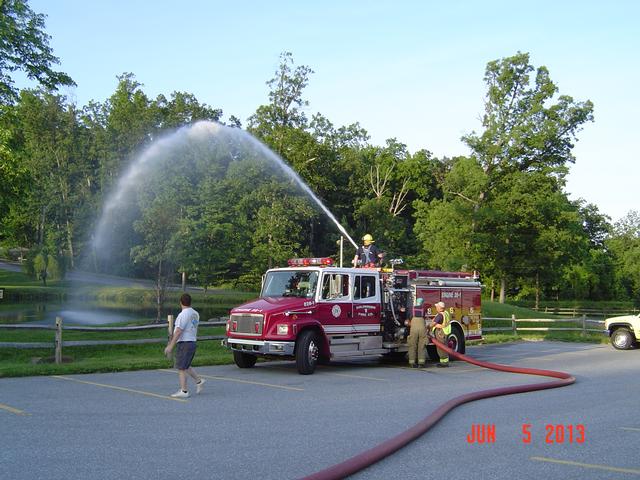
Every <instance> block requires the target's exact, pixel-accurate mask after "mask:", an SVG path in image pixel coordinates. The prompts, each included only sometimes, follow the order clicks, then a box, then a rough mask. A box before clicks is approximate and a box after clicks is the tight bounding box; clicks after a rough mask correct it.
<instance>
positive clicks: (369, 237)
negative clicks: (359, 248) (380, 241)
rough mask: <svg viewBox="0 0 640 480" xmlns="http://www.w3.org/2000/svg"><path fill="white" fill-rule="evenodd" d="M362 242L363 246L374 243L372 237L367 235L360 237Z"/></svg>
mask: <svg viewBox="0 0 640 480" xmlns="http://www.w3.org/2000/svg"><path fill="white" fill-rule="evenodd" d="M362 241H363V242H364V243H365V245H369V244H370V243H373V242H375V240H374V239H373V237H372V236H371V235H370V234H368V233H367V234H366V235H365V236H364V237H362Z"/></svg>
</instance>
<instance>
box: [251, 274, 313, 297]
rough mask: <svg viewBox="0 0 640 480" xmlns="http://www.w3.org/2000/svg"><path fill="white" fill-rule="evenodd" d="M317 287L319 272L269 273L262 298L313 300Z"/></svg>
mask: <svg viewBox="0 0 640 480" xmlns="http://www.w3.org/2000/svg"><path fill="white" fill-rule="evenodd" d="M317 285H318V272H315V271H309V270H300V271H284V272H269V273H267V276H266V278H265V279H264V286H263V287H262V293H261V294H260V296H261V297H300V298H312V297H314V296H315V293H316V287H317Z"/></svg>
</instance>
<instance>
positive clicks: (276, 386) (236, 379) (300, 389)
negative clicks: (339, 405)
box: [158, 369, 304, 392]
mask: <svg viewBox="0 0 640 480" xmlns="http://www.w3.org/2000/svg"><path fill="white" fill-rule="evenodd" d="M158 371H159V372H163V373H172V374H174V375H175V374H176V371H175V370H164V369H160V370H158ZM198 375H200V376H201V377H202V378H207V379H211V380H224V381H227V382H237V383H248V384H250V385H260V386H262V387H271V388H280V389H282V390H292V391H295V392H304V388H299V387H287V386H286V385H274V384H272V383H264V382H254V381H251V380H243V379H240V378H233V377H219V376H217V375H204V374H202V373H199V374H198Z"/></svg>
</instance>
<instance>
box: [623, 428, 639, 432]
mask: <svg viewBox="0 0 640 480" xmlns="http://www.w3.org/2000/svg"><path fill="white" fill-rule="evenodd" d="M620 430H629V431H632V432H640V428H633V427H620Z"/></svg>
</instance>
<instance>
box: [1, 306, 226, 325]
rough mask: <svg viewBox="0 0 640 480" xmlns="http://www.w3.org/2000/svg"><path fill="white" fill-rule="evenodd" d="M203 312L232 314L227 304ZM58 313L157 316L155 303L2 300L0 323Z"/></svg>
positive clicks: (115, 319)
mask: <svg viewBox="0 0 640 480" xmlns="http://www.w3.org/2000/svg"><path fill="white" fill-rule="evenodd" d="M196 310H198V312H199V313H200V320H202V321H205V320H208V319H210V318H217V317H222V316H225V315H227V314H228V311H229V309H228V308H226V307H222V306H219V307H208V308H207V307H205V308H202V309H200V308H196ZM178 313H180V310H179V308H177V307H176V308H171V307H170V306H166V307H165V309H163V314H162V318H163V320H166V318H167V315H174V316H177V315H178ZM56 317H62V319H63V322H64V323H65V324H68V325H94V326H95V325H106V324H111V323H129V322H134V321H135V322H140V321H148V322H149V323H151V322H153V321H154V320H155V318H156V309H155V306H153V305H142V306H133V305H130V304H126V305H119V304H116V303H113V302H108V303H99V302H86V301H84V302H75V303H74V302H70V303H57V302H30V303H10V304H6V303H5V304H2V303H0V323H1V324H8V323H9V324H13V323H30V324H36V325H54V324H55V321H56Z"/></svg>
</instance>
